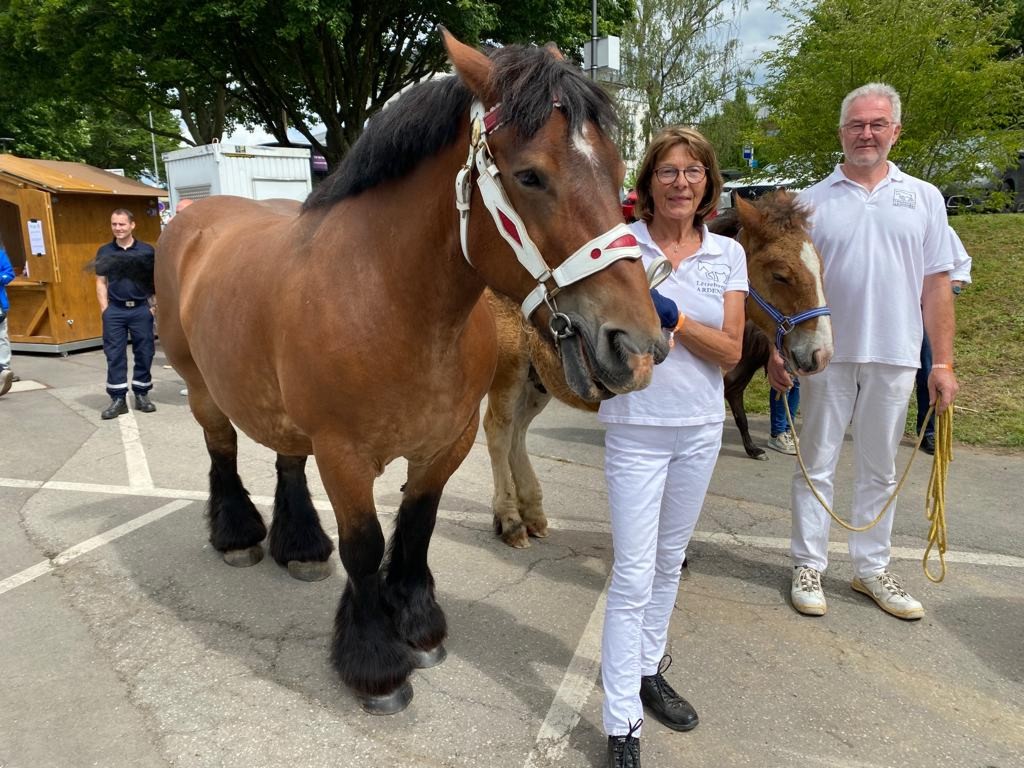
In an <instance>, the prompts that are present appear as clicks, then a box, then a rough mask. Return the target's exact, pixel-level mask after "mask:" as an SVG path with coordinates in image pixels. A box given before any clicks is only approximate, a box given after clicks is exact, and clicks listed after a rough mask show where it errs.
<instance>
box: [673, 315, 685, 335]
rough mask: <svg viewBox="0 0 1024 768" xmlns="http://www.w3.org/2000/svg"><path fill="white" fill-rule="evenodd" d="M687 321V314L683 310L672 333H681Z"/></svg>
mask: <svg viewBox="0 0 1024 768" xmlns="http://www.w3.org/2000/svg"><path fill="white" fill-rule="evenodd" d="M685 323H686V315H684V314H683V313H682V312H680V313H679V320H677V321H676V327H675V328H674V329H673V330H672V333H681V332H682V330H683V325H684V324H685Z"/></svg>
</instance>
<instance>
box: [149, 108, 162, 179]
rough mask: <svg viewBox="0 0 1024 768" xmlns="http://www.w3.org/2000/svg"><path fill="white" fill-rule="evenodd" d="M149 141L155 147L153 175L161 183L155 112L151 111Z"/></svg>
mask: <svg viewBox="0 0 1024 768" xmlns="http://www.w3.org/2000/svg"><path fill="white" fill-rule="evenodd" d="M149 141H150V143H151V145H152V147H153V175H154V176H155V177H156V183H157V184H159V183H160V168H159V166H157V164H156V135H155V134H154V133H153V110H149Z"/></svg>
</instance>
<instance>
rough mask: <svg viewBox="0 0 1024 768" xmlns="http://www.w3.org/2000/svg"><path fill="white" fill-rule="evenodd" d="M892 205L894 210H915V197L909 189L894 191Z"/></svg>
mask: <svg viewBox="0 0 1024 768" xmlns="http://www.w3.org/2000/svg"><path fill="white" fill-rule="evenodd" d="M892 204H893V206H894V207H896V208H917V195H915V194H914V193H913V192H911V191H910V190H909V189H894V190H893V192H892Z"/></svg>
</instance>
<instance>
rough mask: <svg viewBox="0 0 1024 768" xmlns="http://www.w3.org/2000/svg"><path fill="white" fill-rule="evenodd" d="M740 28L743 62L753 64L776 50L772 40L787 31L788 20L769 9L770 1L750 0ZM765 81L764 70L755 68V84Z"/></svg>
mask: <svg viewBox="0 0 1024 768" xmlns="http://www.w3.org/2000/svg"><path fill="white" fill-rule="evenodd" d="M738 27H739V39H740V45H741V46H742V49H743V50H742V56H743V60H744V61H745V62H747V63H749V64H753V62H755V61H756V60H757V59H758V58H759V57H760V56H761V54H763V53H764V52H765V51H770V50H772V49H773V48H775V42H774V41H773V40H772V39H771V38H772V37H773V36H778V35H781V34H783V33H784V32H785V31H786V20H785V19H784V18H783V17H782V16H781V15H779V13H778V12H776V11H773V10H771V9H770V8H769V7H768V0H749V3H748V5H747V10H745V11H743V12H742V13H741V14H740V17H739V21H738ZM763 81H764V71H763V69H762V68H755V70H754V82H755V83H761V82H763Z"/></svg>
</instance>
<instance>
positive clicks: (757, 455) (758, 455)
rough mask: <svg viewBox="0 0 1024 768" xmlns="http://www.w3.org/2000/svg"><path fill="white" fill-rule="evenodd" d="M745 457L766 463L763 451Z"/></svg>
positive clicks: (766, 456) (766, 455)
mask: <svg viewBox="0 0 1024 768" xmlns="http://www.w3.org/2000/svg"><path fill="white" fill-rule="evenodd" d="M747 455H748V456H750V458H752V459H757V460H758V461H768V454H767V453H765V452H764V451H758V452H757V453H748V454H747Z"/></svg>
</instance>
